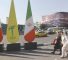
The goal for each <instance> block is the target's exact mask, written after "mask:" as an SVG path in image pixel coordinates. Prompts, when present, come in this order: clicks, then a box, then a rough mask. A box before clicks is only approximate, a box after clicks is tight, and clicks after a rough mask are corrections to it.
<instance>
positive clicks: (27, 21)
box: [24, 17, 34, 35]
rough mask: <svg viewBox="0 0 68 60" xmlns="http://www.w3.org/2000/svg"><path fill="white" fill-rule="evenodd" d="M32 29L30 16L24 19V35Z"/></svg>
mask: <svg viewBox="0 0 68 60" xmlns="http://www.w3.org/2000/svg"><path fill="white" fill-rule="evenodd" d="M32 29H34V23H33V18H32V17H30V18H29V19H28V20H26V25H25V31H24V35H26V34H27V33H28V32H30V31H31V30H32Z"/></svg>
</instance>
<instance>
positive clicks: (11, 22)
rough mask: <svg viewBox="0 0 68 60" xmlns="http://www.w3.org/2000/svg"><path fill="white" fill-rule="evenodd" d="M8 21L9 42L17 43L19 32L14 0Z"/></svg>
mask: <svg viewBox="0 0 68 60" xmlns="http://www.w3.org/2000/svg"><path fill="white" fill-rule="evenodd" d="M7 21H8V23H7V40H8V42H10V43H16V42H17V41H18V40H19V32H18V25H17V21H16V14H15V8H14V2H13V0H12V2H11V7H10V14H9V18H8V19H7Z"/></svg>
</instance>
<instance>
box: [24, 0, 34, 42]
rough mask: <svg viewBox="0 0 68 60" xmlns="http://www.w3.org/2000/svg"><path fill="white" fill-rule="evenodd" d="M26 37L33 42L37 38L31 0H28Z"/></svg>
mask: <svg viewBox="0 0 68 60" xmlns="http://www.w3.org/2000/svg"><path fill="white" fill-rule="evenodd" d="M24 38H25V40H26V41H28V42H32V41H33V40H34V38H35V28H34V23H33V18H32V12H31V6H30V0H28V8H27V15H26V23H25V31H24Z"/></svg>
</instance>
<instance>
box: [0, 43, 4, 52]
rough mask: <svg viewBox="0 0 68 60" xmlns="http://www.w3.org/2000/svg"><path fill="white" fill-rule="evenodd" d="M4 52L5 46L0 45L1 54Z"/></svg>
mask: <svg viewBox="0 0 68 60" xmlns="http://www.w3.org/2000/svg"><path fill="white" fill-rule="evenodd" d="M3 51H4V44H0V52H3Z"/></svg>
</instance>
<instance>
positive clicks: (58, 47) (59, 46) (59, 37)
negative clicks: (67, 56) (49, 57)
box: [51, 32, 62, 54]
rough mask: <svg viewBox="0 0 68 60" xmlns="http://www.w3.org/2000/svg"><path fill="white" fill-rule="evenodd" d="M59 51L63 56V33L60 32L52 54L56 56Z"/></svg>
mask: <svg viewBox="0 0 68 60" xmlns="http://www.w3.org/2000/svg"><path fill="white" fill-rule="evenodd" d="M57 49H59V50H60V53H59V54H61V51H62V50H61V49H62V44H61V32H58V36H57V38H56V43H55V45H54V50H53V52H51V53H52V54H55V51H56V50H57Z"/></svg>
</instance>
